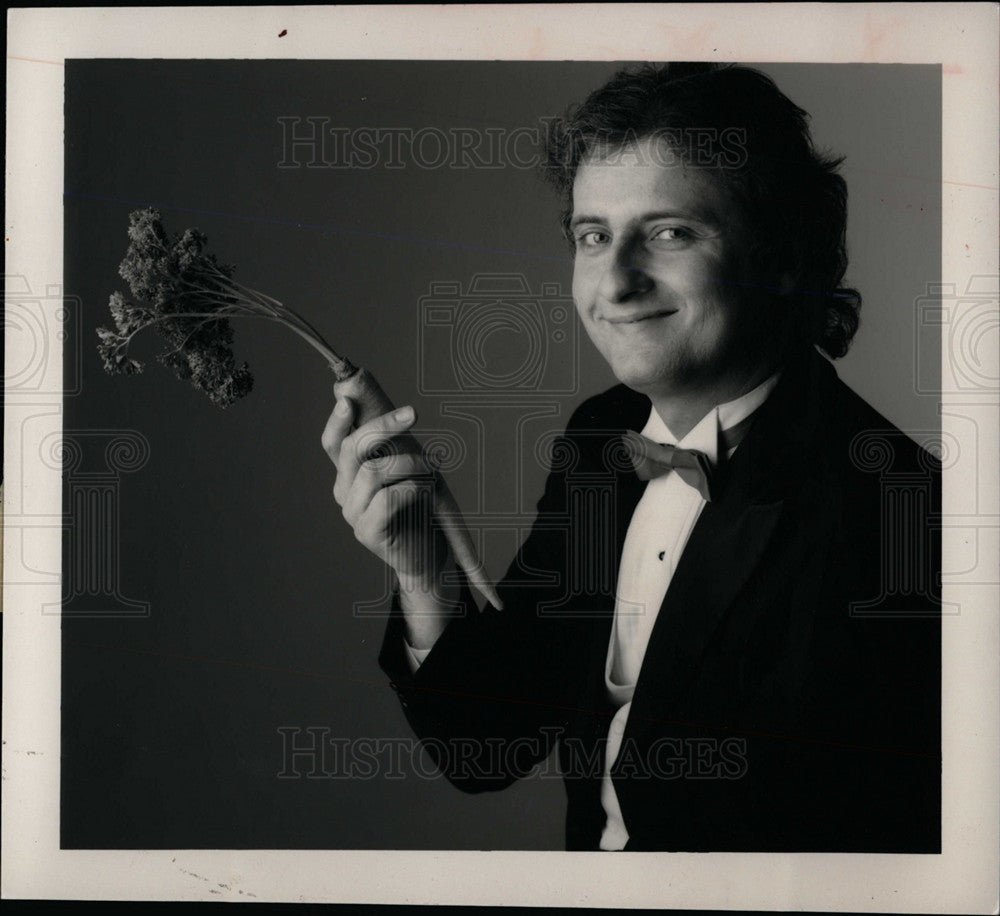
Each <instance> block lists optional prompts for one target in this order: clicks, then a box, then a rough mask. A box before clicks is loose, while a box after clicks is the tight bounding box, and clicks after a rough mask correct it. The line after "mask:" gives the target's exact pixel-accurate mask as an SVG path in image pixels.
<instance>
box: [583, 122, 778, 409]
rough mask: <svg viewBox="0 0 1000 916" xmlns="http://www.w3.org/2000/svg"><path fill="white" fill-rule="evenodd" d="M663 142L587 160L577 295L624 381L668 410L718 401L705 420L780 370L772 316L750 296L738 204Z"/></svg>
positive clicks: (590, 327)
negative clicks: (773, 366) (771, 362)
mask: <svg viewBox="0 0 1000 916" xmlns="http://www.w3.org/2000/svg"><path fill="white" fill-rule="evenodd" d="M663 142H664V141H663V140H662V139H659V140H658V139H655V138H647V139H645V140H640V141H638V142H637V143H636V144H634V145H633V146H631V147H629V148H627V149H626V150H624V151H619V152H618V153H616V154H612V155H611V156H610V157H592V158H589V159H584V161H583V162H582V163H581V165H580V167H579V169H578V170H577V173H576V178H575V181H574V184H573V213H572V217H571V223H570V229H571V232H572V236H573V239H574V242H575V246H576V254H575V260H574V268H573V299H574V301H575V302H576V307H577V310H578V311H579V313H580V317H581V318H582V320H583V323H584V326H585V327H586V329H587V332H588V334H589V335H590V338H591V340H593V342H594V344H595V346H596V347H597V349H598V350H599V351H600V352H601V354H602V355H603V356H604V358H605V359H606V360H607V361H608V363H609V364H610V366H611V368H612V370H613V372H614V374H615V376H616V377H617V378H618V380H619V381H621V382H623V383H624V384H626V385H628V386H629V387H630V388H633V389H635V390H636V391H640V392H642V393H644V394H647V395H648V396H649V397H650V398H652V400H653V403H654V404H657V405H658V402H664V403H665V402H668V401H669V402H672V403H675V404H676V403H677V402H679V401H687V402H688V403H690V404H691V405H692V407H697V408H698V409H700V407H701V405H702V404H704V405H707V406H705V407H704V411H703V412H702V414H701V415H703V414H704V413H705V412H707V411H708V410H709V409H711V407H712V406H713V405H714V404H717V403H722V402H724V401H727V400H730V399H732V398H734V397H737V396H738V395H740V394H743V393H744V392H745V391H748V390H750V389H751V388H752V387H754V386H755V385H756V384H759V382H760V381H763V379H764V378H766V377H767V375H768V374H770V371H769V368H768V365H767V357H766V353H765V350H766V347H765V340H766V334H767V328H766V321H765V319H764V316H763V315H761V314H760V313H759V309H758V308H755V307H754V306H753V305H751V304H750V303H751V301H752V299H753V297H751V296H749V295H747V290H748V286H747V282H748V278H749V272H748V271H747V270H746V269H745V268H746V265H744V264H743V252H745V251H746V246H745V244H744V239H745V238H746V236H745V234H744V233H745V230H744V229H743V228H742V227H741V226H740V224H739V219H738V213H737V208H736V206H735V205H734V204H733V203H732V201H731V200H730V199H729V197H728V196H727V194H726V193H725V191H724V189H723V188H722V187H721V186H720V185H719V184H718V182H717V181H716V179H714V178H713V177H712V176H711V175H710V174H708V173H706V172H705V171H703V170H700V169H697V168H692V167H689V166H682V165H680V164H679V163H678V160H677V159H676V158H673V159H672V158H671V156H670V154H669V150H666V149H664V147H663V146H659V145H658V146H655V147H654V146H653V144H663ZM671 162H672V163H673V164H670V163H671ZM755 312H757V313H756V314H755ZM660 412H661V415H662V414H663V413H664V411H662V410H661V411H660ZM695 413H697V410H695ZM664 419H667V417H666V416H664ZM667 422H668V423H669V422H670V421H669V420H667Z"/></svg>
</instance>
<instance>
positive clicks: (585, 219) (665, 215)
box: [569, 210, 718, 229]
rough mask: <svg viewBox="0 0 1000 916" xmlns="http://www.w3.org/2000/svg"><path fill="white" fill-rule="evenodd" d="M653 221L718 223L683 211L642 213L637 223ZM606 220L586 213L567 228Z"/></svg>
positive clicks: (710, 217) (572, 220) (575, 218)
mask: <svg viewBox="0 0 1000 916" xmlns="http://www.w3.org/2000/svg"><path fill="white" fill-rule="evenodd" d="M654 219H683V220H687V221H688V222H694V223H701V224H703V225H705V226H715V225H717V224H718V221H717V220H716V219H715V218H714V217H713V216H712V215H711V214H710V213H702V214H696V213H691V212H687V211H684V210H652V211H650V212H648V213H643V214H642V215H641V216H639V217H638V221H639V222H643V223H646V222H649V221H650V220H654ZM606 222H607V218H606V217H603V216H595V215H592V214H588V213H581V214H579V215H578V216H574V217H572V219H570V221H569V226H570V228H571V229H573V228H575V227H576V226H580V225H583V224H585V223H602V224H603V223H606Z"/></svg>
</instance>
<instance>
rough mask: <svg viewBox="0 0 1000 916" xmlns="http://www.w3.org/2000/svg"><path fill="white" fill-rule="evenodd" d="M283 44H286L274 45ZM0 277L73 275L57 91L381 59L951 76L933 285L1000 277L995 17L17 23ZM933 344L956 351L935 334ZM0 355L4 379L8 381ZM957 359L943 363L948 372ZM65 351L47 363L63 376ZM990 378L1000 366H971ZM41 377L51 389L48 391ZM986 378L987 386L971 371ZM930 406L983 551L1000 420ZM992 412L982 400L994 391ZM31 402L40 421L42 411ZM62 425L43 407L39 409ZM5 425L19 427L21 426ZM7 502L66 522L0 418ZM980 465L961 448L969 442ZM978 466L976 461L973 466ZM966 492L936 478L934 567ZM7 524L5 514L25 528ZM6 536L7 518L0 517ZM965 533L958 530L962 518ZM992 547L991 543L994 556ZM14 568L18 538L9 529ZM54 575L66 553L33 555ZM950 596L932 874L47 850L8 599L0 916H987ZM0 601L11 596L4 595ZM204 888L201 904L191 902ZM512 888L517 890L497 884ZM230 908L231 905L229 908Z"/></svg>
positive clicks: (500, 9) (781, 859)
mask: <svg viewBox="0 0 1000 916" xmlns="http://www.w3.org/2000/svg"><path fill="white" fill-rule="evenodd" d="M283 30H284V33H285V34H283V35H282V37H281V38H280V39H279V33H282V32H283ZM7 34H8V40H7V86H8V92H7V177H6V214H7V215H6V225H5V238H6V239H7V241H6V252H7V260H6V268H5V274H7V275H16V276H21V277H24V278H26V280H27V282H28V284H29V286H31V288H36V287H37V288H43V287H44V286H45V285H46V284H50V283H51V280H52V278H54V277H61V276H62V271H63V244H62V239H63V221H62V207H63V73H64V62H65V60H66V59H70V58H92V57H102V58H118V57H122V58H168V59H189V58H191V59H193V58H223V59H224V58H234V57H237V58H258V59H268V58H273V59H295V58H303V59H325V58H353V59H359V58H392V59H427V60H430V59H438V60H447V59H463V60H493V59H498V58H503V59H511V60H529V59H530V60H570V59H578V60H584V59H592V60H647V59H650V60H657V59H659V60H665V59H671V58H674V59H683V60H718V61H741V62H742V61H746V62H758V63H762V62H784V61H798V62H808V61H813V62H824V63H849V62H850V63H859V62H863V63H869V62H870V63H876V62H887V63H889V62H891V63H937V64H940V65H941V66H942V72H943V89H942V91H943V117H944V125H943V138H944V139H943V172H942V175H943V180H944V188H943V191H942V204H943V222H944V225H943V236H942V249H943V250H942V259H943V260H942V270H941V276H942V277H943V278H947V279H948V280H949V281H954V282H956V283H957V284H959V285H963V284H965V283H966V281H968V280H970V279H972V278H975V277H988V278H989V277H991V278H992V279H993V281H994V283H995V282H996V280H997V276H998V266H997V237H998V218H997V184H998V181H997V160H998V156H997V138H998V136H1000V127H998V104H997V102H998V89H997V87H998V57H997V38H998V10H997V6H996V5H995V4H990V3H970V4H959V3H928V4H806V3H803V4H676V5H675V4H666V5H659V4H583V5H537V6H536V5H531V6H518V5H489V6H455V7H450V8H446V7H441V6H437V7H434V6H429V7H417V6H399V7H362V6H352V7H245V8H234V7H217V8H212V7H177V8H165V7H159V8H103V9H99V8H78V9H14V10H9V11H8V32H7ZM945 337H946V338H947V335H945ZM17 341H18V338H16V337H15V338H14V339H13V340H11V339H8V341H7V347H8V352H7V357H8V358H7V363H8V365H12V364H15V365H16V364H17V356H18V354H17V353H15V352H13V350H12V349H11V348H12V347H13V346H16V345H17ZM957 355H960V354H956V353H954V352H952V350H951V348H950V345H949V341H948V340H947V339H944V340H943V341H942V361H943V363H944V364H945V365H948V364H949V361H953V360H954V359H955V358H956V356H957ZM61 356H62V354H61V352H59V351H58V347H56V348H55V349H54V350H53V351H52V352H51V354H50V360H51V365H52V366H54V367H58V366H61ZM985 368H986V369H987V370H990V371H991V372H992V374H991V375H989V377H990V378H996V377H997V372H996V370H997V367H996V366H992V367H985ZM54 371H59V370H58V368H56V369H55V370H54ZM980 371H983V367H980ZM982 394H983V392H977V395H980V396H979V397H976V398H968V397H965V396H964V395H961V394H947V393H946V394H945V395H943V401H944V404H943V407H942V425H943V429H942V432H943V434H945V435H948V434H951V435H953V436H955V437H957V438H958V439H959V441H961V440H962V437H963V435H965V436H967V432H966V430H967V429H968V426H967V425H963V424H962V422H961V420H962V418H967V417H969V416H972V415H973V412H974V422H975V424H977V427H978V441H979V450H980V451H979V454H978V456H977V457H978V462H979V465H978V466H979V469H980V481H981V486H982V488H983V489H982V490H981V491H980V493H979V494H978V506H979V507H980V511H979V515H978V516H977V517H976V518H975V519H973V520H971V521H970V520H968V519H965V521H966V522H969V523H970V524H971V523H974V524H975V525H977V526H978V527H979V528H980V529H982V530H983V531H984V532H986V534H985V538H986V541H985V543H986V544H987V545H988V546H989V545H990V544H994V545H995V543H996V535H995V532H996V530H997V528H998V526H1000V508H998V488H997V479H998V475H997V466H998V465H997V454H996V443H997V442H998V441H1000V434H998V429H997V425H998V414H997V410H996V407H997V405H998V403H1000V397H996V391H995V390H994V391H993V393H992V394H993V395H994V396H993V397H989V396H988V397H987V398H985V399H984V398H983V397H982V396H981V395H982ZM986 394H987V395H989V391H988V390H987V391H986ZM41 400H44V399H41ZM39 406H47V407H51V408H53V409H55V410H59V409H61V398H60V397H59V396H58V395H57V396H56V397H55V400H54V401H52V403H51V404H48V403H47V404H45V405H42V404H41V401H40V404H39ZM14 413H16V412H14ZM5 425H6V429H5V434H6V435H5V442H6V445H5V454H4V480H5V482H6V484H7V490H8V492H10V491H11V486H10V482H11V481H12V480H16V481H20V480H22V479H23V480H25V481H28V482H30V485H31V487H32V490H33V493H34V494H35V496H36V497H38V498H39V499H42V500H44V502H45V505H47V506H49V507H50V508H51V513H52V516H53V517H55V516H58V515H59V513H60V506H61V475H60V472H59V470H58V469H54V468H47V467H42V466H41V465H38V466H35V465H31V466H21V464H20V462H19V455H20V448H19V441H18V438H17V428H16V416H15V415H12V411H11V410H10V409H8V410H7V411H6V412H5ZM965 444H966V445H969V446H970V447H976V444H975V443H965ZM987 449H988V451H986V450H987ZM962 486H963V484H962V481H960V480H956V479H955V477H954V476H946V478H945V489H944V515H945V519H946V528H945V531H944V541H945V543H944V551H945V559H944V563H945V568H946V569H947V568H949V556H950V555H951V556H953V557H954V556H955V555H956V553H955V552H960V550H961V545H960V544H959V543H958V539H959V538H960V537H961V533H962V531H961V529H960V528H959V527H957V525H956V526H955V527H954V528H949V527H948V526H947V519H948V518H949V517H951V516H953V515H955V514H956V513H955V510H954V508H953V507H955V506H956V505H958V502H956V499H957V497H958V495H959V491H960V490H961V488H962ZM15 508H16V507H15ZM5 510H6V514H8V516H9V514H10V507H7V506H5ZM963 518H964V517H963ZM991 539H992V540H991ZM3 543H4V550H5V557H4V561H5V562H4V568H8V567H9V565H10V563H11V562H12V561H13V560H14V559H15V555H14V551H15V550H16V549H17V545H18V532H17V531H16V526H14V525H13V523H10V524H8V522H5V527H4V539H3ZM46 544H47V549H48V551H49V553H47V554H46V560H48V561H50V563H51V566H50V567H49V568H59V564H60V554H61V547H60V535H59V531H58V529H57V528H52V529H51V537H50V538H49V539H48V541H46ZM987 569H988V570H989V572H990V573H991V575H990V576H987V578H988V579H990V581H989V582H986V583H985V584H979V585H961V584H956V583H945V586H944V588H945V600H947V601H952V602H958V603H960V604H962V606H963V612H962V614H961V615H960V616H959V617H958V618H957V619H953V620H949V619H945V620H944V621H943V624H944V626H943V643H944V680H943V708H942V713H943V747H944V777H943V779H944V782H943V807H944V811H945V818H944V821H943V847H942V848H943V852H942V854H941V855H940V856H927V855H914V856H908V855H855V854H838V855H827V854H722V853H717V854H661V853H656V854H653V853H635V854H631V855H627V856H609V855H607V854H603V853H555V852H553V853H539V852H531V853H527V852H525V853H518V852H415V851H410V852H407V851H378V852H374V851H289V850H282V851H276V850H250V851H246V850H242V851H232V850H208V851H204V850H153V851H150V850H114V851H81V850H61V849H59V797H60V796H59V780H60V766H59V755H60V731H59V715H60V701H61V698H60V674H59V672H60V665H59V660H60V618H59V617H58V616H57V615H43V614H42V613H40V607H41V605H43V604H46V603H56V604H58V602H59V601H60V594H59V587H58V585H55V586H37V585H36V586H24V585H20V586H18V585H12V586H10V588H9V589H8V588H5V589H4V594H3V599H4V600H3V610H4V612H5V613H4V624H5V627H4V629H5V632H4V645H3V662H4V665H3V669H4V670H3V733H4V747H3V766H4V782H3V831H2V840H3V848H4V859H5V861H4V868H3V875H2V888H0V892H2V895H3V897H5V898H48V899H95V900H98V899H99V900H244V901H248V902H249V901H253V902H263V901H300V902H337V903H408V904H413V903H426V904H431V903H433V904H450V905H456V904H479V905H484V904H486V905H501V904H503V905H518V906H560V907H570V906H573V907H579V906H585V907H619V908H635V907H657V908H694V907H697V908H711V909H752V910H753V909H756V910H849V911H875V912H924V913H936V912H941V913H946V912H950V913H958V912H963V913H965V912H969V913H974V912H996V907H997V891H996V887H997V877H998V861H997V849H998V816H997V811H998V766H997V761H998V760H1000V742H998V718H1000V716H998V708H1000V707H998V695H1000V681H998V666H1000V653H998V601H997V587H996V583H997V582H998V581H1000V580H998V578H997V575H996V572H997V569H996V565H995V564H994V565H992V566H990V565H989V563H987ZM5 585H6V583H5ZM192 873H197V874H198V875H200V876H203V877H204V878H205V879H206V880H205V881H192V880H191V879H190V877H189V876H190V874H192ZM514 876H516V880H511V879H512V877H514ZM220 889H221V890H220Z"/></svg>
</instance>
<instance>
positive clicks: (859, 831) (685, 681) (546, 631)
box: [379, 351, 941, 853]
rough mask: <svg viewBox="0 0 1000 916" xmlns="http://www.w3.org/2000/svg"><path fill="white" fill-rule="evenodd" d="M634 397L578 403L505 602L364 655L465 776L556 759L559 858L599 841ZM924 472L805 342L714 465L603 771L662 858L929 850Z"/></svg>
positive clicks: (936, 781) (931, 797) (933, 653)
mask: <svg viewBox="0 0 1000 916" xmlns="http://www.w3.org/2000/svg"><path fill="white" fill-rule="evenodd" d="M649 411H650V402H649V400H648V398H646V397H645V396H642V395H639V394H637V393H635V392H633V391H631V390H630V389H628V388H626V387H625V386H621V385H620V386H617V387H615V388H612V389H610V390H609V391H607V392H605V393H604V394H601V395H598V396H596V397H594V398H591V399H589V400H588V401H586V402H585V403H583V404H582V405H581V406H580V407H579V408H578V409H577V410H576V411H575V412H574V414H573V416H572V418H571V420H570V422H569V425H568V426H567V428H566V431H565V434H564V435H563V436H562V437H561V438H560V439H559V440H558V441H557V443H556V446H555V449H554V451H553V458H552V469H551V472H550V474H549V476H548V479H547V482H546V486H545V493H544V495H543V496H542V498H541V500H540V502H539V503H538V517H537V520H536V522H535V524H534V527H533V528H532V531H531V533H530V535H529V536H528V538H527V540H526V541H525V543H524V545H523V546H522V548H521V549H520V551H519V552H518V554H517V556H516V557H515V559H514V561H513V563H512V564H511V567H510V569H509V570H508V572H507V575H506V576H505V578H504V580H503V581H502V582H501V583H500V585H499V593H500V595H501V597H502V598H503V601H504V603H505V610H504V611H502V612H497V611H495V610H493V609H492V608H490V607H487V608H486V609H485V610H484V611H482V612H480V611H478V610H477V608H476V605H475V603H474V601H473V599H472V596H471V594H470V593H469V591H468V589H467V588H463V592H462V600H461V602H460V605H461V606H460V608H459V613H458V615H457V616H456V617H455V618H454V619H453V620H451V621H450V622H449V624H448V626H447V628H446V629H445V631H444V633H443V634H442V636H441V637H440V639H439V640H438V642H437V643H436V644H435V646H434V648H433V649H432V650H431V652H430V654H429V655H428V656H427V658H426V660H425V661H424V663H423V664H422V665H421V667H420V668H419V669H418V670H417V672H416V674H412V673H411V672H410V668H409V665H408V663H407V659H406V654H405V648H404V642H403V640H404V633H405V626H404V622H403V620H402V618H401V615H400V611H399V607H398V602H396V603H395V604H394V607H393V611H392V614H391V616H390V620H389V624H388V627H387V630H386V635H385V641H384V643H383V647H382V652H381V655H380V658H379V662H380V664H381V666H382V668H383V670H384V671H385V672H386V673H387V674H388V675H389V676H390V678H391V681H392V686H393V687H394V689H395V690H396V691H397V692H398V694H399V697H400V700H401V702H402V704H403V708H404V711H405V714H406V716H407V719H408V721H409V722H410V724H411V726H412V727H413V729H414V730H415V732H416V733H417V734H418V735H419V736H420V737H421V738H422V739H424V741H425V747H426V748H427V750H428V751H429V752H430V753H431V754H432V755H433V756H434V757H435V759H436V760H437V762H438V764H439V765H440V766H441V767H442V769H443V770H444V772H445V774H446V775H447V777H448V778H449V779H450V780H451V781H452V782H453V783H454V784H455V785H457V786H458V787H459V788H461V789H463V790H466V791H470V792H477V791H483V790H490V789H500V788H503V787H505V786H507V785H509V784H510V783H511V782H513V781H514V780H515V779H517V778H519V777H521V776H524V775H527V774H528V773H529V772H530V770H531V769H532V767H533V766H534V765H536V764H538V763H539V762H540V761H542V760H544V759H545V758H546V757H547V755H548V754H549V752H550V750H551V749H552V747H553V745H557V746H558V749H559V766H560V771H561V772H562V774H563V779H564V784H565V787H566V792H567V819H566V844H567V848H568V849H571V850H576V849H596V848H598V842H599V839H600V835H601V830H602V828H603V825H604V820H605V815H604V810H603V808H602V806H601V801H600V786H601V777H602V773H603V767H604V752H605V746H606V740H607V734H608V727H609V724H610V721H611V718H612V716H613V715H614V712H615V707H614V706H613V705H611V703H610V702H609V700H608V698H607V695H606V691H605V684H604V670H605V659H606V653H607V649H608V641H609V637H610V632H611V623H612V619H613V610H614V594H615V579H616V576H617V572H618V565H619V560H620V557H621V548H622V544H623V541H624V537H625V533H626V531H627V528H628V524H629V521H630V519H631V516H632V512H633V510H634V508H635V505H636V503H637V502H638V500H639V498H640V496H641V495H642V492H643V489H644V487H645V483H643V482H640V481H639V479H638V478H637V477H636V475H635V474H634V473H633V472H632V471H631V469H630V467H629V465H628V463H627V461H626V460H625V456H624V455H623V453H622V450H621V449H620V447H619V446H618V442H619V438H618V437H619V436H620V434H621V433H622V432H623V431H624V430H625V429H633V430H641V429H642V428H643V426H644V424H645V422H646V420H647V419H648V416H649ZM939 487H940V468H939V466H938V465H937V464H936V462H935V460H934V459H933V458H932V457H931V456H930V455H929V454H928V453H927V452H925V451H924V450H922V449H920V448H919V447H918V446H917V445H916V444H915V443H914V442H913V441H912V440H910V439H909V438H907V437H906V436H904V435H903V434H902V433H901V432H900V431H899V430H898V429H896V428H895V427H894V426H893V425H892V424H891V423H889V422H888V421H887V420H886V419H885V418H884V417H882V416H880V415H879V414H878V413H876V412H875V411H874V410H873V409H872V408H871V407H870V406H869V405H867V404H866V403H865V402H864V401H862V400H861V399H860V398H859V397H858V396H857V395H855V394H854V393H853V392H852V391H851V390H850V389H849V388H847V387H846V386H845V385H844V384H843V383H842V382H841V381H840V380H839V379H838V378H837V375H836V373H835V371H834V370H833V367H832V366H831V365H830V364H829V362H828V361H826V360H825V359H824V358H822V357H821V356H820V355H819V354H818V353H816V352H813V351H810V352H809V353H806V354H803V355H802V356H801V357H800V358H798V359H797V360H795V361H793V362H791V363H789V364H788V365H786V366H785V368H784V371H783V374H782V378H781V380H780V382H779V384H778V385H777V386H776V388H775V390H774V391H773V392H772V394H771V396H770V398H769V399H768V400H767V401H766V402H765V404H764V405H763V406H762V407H761V408H760V409H759V410H758V412H757V413H756V415H755V418H754V421H753V424H752V426H751V427H750V429H749V431H748V432H747V434H746V436H745V438H744V439H743V441H742V443H741V444H740V446H739V448H738V449H737V451H736V453H735V454H734V455H733V457H732V459H731V460H730V461H728V462H727V463H726V464H724V465H723V466H722V467H720V469H719V471H718V473H717V478H716V481H715V489H714V491H713V500H712V501H711V502H710V503H708V504H707V505H706V506H705V508H704V510H703V512H702V514H701V516H700V517H699V519H698V522H697V524H696V526H695V528H694V530H693V532H692V534H691V537H690V539H689V541H688V543H687V546H686V548H685V550H684V553H683V555H682V557H681V560H680V563H679V565H678V567H677V569H676V572H675V575H674V577H673V579H672V581H671V583H670V587H669V589H668V591H667V594H666V597H665V599H664V601H663V605H662V607H661V608H660V610H659V614H658V617H657V619H656V622H655V626H654V628H653V632H652V635H651V637H650V641H649V645H648V649H647V651H646V655H645V658H644V661H643V665H642V669H641V671H640V674H639V678H638V681H637V683H636V686H635V692H634V698H633V701H632V708H631V710H630V714H629V717H628V720H627V726H626V730H625V733H624V737H623V740H622V747H621V751H620V752H619V754H618V756H617V758H616V760H615V763H614V766H613V769H612V779H613V781H614V785H615V789H616V792H617V795H618V798H619V801H620V804H621V809H622V813H623V816H624V820H625V824H626V827H627V829H628V831H629V836H630V841H629V843H628V846H627V847H626V848H627V849H630V850H632V849H634V850H667V851H750V852H752V851H758V852H765V851H774V852H777V851H787V852H796V851H799V852H808V851H816V852H834V851H843V852H899V853H902V852H907V853H913V852H928V853H929V852H939V851H940V815H941V788H940V786H941V783H940V780H941V746H940V679H941V654H940V653H941V641H940V625H941V617H940V599H939V593H938V588H939V568H940V566H939V563H940V559H939V558H940V546H939V540H938V538H937V537H936V527H935V526H936V524H937V520H938V513H939Z"/></svg>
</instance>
